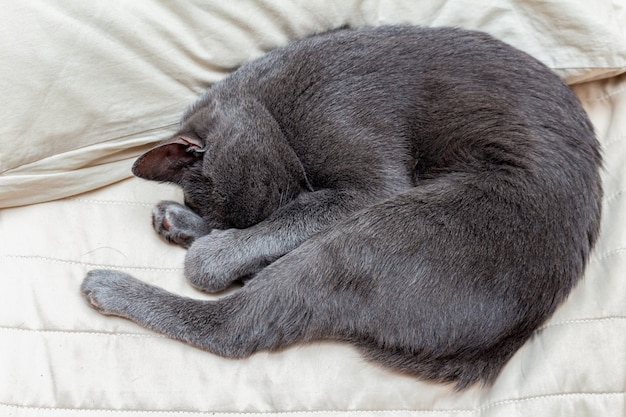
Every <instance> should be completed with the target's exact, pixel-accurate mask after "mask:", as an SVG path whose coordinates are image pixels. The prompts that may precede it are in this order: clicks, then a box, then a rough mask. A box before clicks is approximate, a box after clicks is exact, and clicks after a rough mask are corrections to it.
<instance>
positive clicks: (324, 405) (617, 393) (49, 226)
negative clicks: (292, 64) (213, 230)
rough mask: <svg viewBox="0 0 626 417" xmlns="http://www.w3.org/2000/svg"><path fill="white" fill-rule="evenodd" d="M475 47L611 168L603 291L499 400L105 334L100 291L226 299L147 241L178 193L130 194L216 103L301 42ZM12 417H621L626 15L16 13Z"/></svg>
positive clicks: (2, 255)
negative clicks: (505, 46) (216, 90)
mask: <svg viewBox="0 0 626 417" xmlns="http://www.w3.org/2000/svg"><path fill="white" fill-rule="evenodd" d="M399 23H410V24H416V25H424V26H459V27H465V28H470V29H479V30H483V31H486V32H489V33H491V34H493V35H494V36H496V37H498V38H500V39H502V40H504V41H506V42H508V43H510V44H512V45H514V46H516V47H518V48H520V49H522V50H525V51H527V52H528V53H530V54H532V55H533V56H535V57H537V58H538V59H540V60H541V61H543V62H544V63H545V64H546V65H548V66H549V67H550V68H552V69H553V70H554V71H556V72H557V73H558V74H559V75H561V76H562V77H563V78H564V79H565V80H566V81H567V82H568V83H569V84H571V85H572V88H573V89H574V91H575V92H576V94H577V95H578V97H579V98H580V99H581V101H582V103H583V105H584V107H585V109H586V110H587V112H588V113H589V115H590V117H591V119H592V121H593V123H594V125H595V128H596V131H597V135H598V137H599V139H600V141H601V143H602V146H603V151H604V158H605V163H604V168H603V171H602V177H603V182H604V188H605V197H604V205H603V220H602V229H601V235H600V238H599V241H598V243H597V245H596V248H595V250H594V252H593V255H592V257H591V259H590V261H589V264H588V267H587V271H586V275H585V277H584V279H583V280H582V282H581V283H580V284H579V285H578V286H577V287H576V288H575V290H574V291H573V293H572V294H571V296H570V297H569V299H568V300H567V302H566V303H565V304H564V305H563V306H562V307H561V308H559V310H558V311H557V312H556V314H555V315H554V316H553V317H552V318H551V319H550V320H549V321H548V322H547V323H546V324H545V325H544V326H542V327H541V328H540V329H538V330H537V331H536V333H535V335H534V336H533V337H532V339H531V340H530V341H529V342H528V343H526V345H524V347H523V348H522V349H521V350H520V351H518V352H517V354H516V355H515V356H514V357H513V359H512V360H511V361H510V362H509V363H508V364H507V366H506V367H505V369H504V370H503V372H502V374H501V375H500V376H499V377H498V379H497V380H496V381H495V383H494V385H493V386H490V387H485V388H481V387H479V386H476V387H472V388H470V389H468V390H466V391H462V392H454V390H453V387H451V386H446V385H438V384H432V383H427V382H423V381H418V380H416V379H414V378H411V377H407V376H404V375H400V374H397V373H394V372H392V371H389V370H386V369H382V368H380V367H377V366H376V365H373V364H371V363H369V362H366V361H365V360H364V359H363V358H362V357H361V356H360V355H359V354H358V352H357V351H356V350H355V349H353V348H352V347H350V346H347V345H344V344H340V343H332V342H318V343H311V344H307V345H299V346H296V347H293V348H290V349H287V350H285V351H282V352H276V353H268V352H261V353H257V354H255V355H253V356H252V357H250V358H249V359H245V360H229V359H223V358H220V357H217V356H215V355H212V354H209V353H206V352H203V351H200V350H197V349H195V348H192V347H190V346H187V345H184V344H182V343H180V342H176V341H172V340H170V339H167V338H165V337H162V336H159V335H157V334H154V333H152V332H149V331H147V330H144V329H142V328H140V327H138V326H137V325H135V324H133V323H131V322H129V321H126V320H123V319H118V318H111V317H104V316H102V315H100V314H98V313H97V312H95V311H94V310H93V309H91V308H90V307H89V306H88V304H87V303H86V301H85V300H84V299H83V298H82V296H81V294H80V291H79V286H80V283H81V282H82V279H83V277H84V276H85V274H86V273H87V271H89V270H91V269H94V268H115V269H120V270H124V271H127V272H131V273H132V274H133V275H135V276H136V277H138V278H140V279H142V280H145V281H148V282H151V283H154V284H156V285H159V286H162V287H164V288H166V289H168V290H170V291H173V292H175V293H179V294H183V295H188V296H191V297H196V298H210V296H208V295H205V294H201V293H199V292H197V291H195V290H193V289H192V288H191V287H190V286H189V285H188V284H187V283H186V282H185V280H184V277H183V270H182V265H183V259H184V254H185V251H184V250H183V249H181V248H178V247H175V246H173V245H168V244H167V243H165V242H163V241H162V240H160V239H159V238H158V237H157V236H156V234H155V233H154V232H153V230H152V227H151V224H150V211H151V208H152V206H153V205H154V204H155V203H156V202H157V201H159V200H163V199H173V200H180V199H181V198H182V196H181V195H180V192H179V191H178V190H177V189H176V188H174V187H172V186H169V185H163V184H156V183H151V182H147V181H143V180H140V179H137V178H132V176H131V173H130V167H131V165H132V163H133V161H134V159H135V158H136V157H137V156H138V155H139V154H141V153H142V152H144V151H145V150H147V149H148V148H150V147H151V146H152V145H153V144H154V143H155V142H156V141H159V140H161V139H164V138H166V137H167V136H168V135H170V134H171V133H173V132H174V130H175V127H176V124H177V121H178V118H179V117H180V115H181V114H182V112H183V111H184V109H185V108H186V106H187V105H188V104H190V103H191V102H192V101H193V100H194V98H195V97H196V96H197V95H198V94H200V93H201V92H202V91H203V89H205V88H206V87H208V86H210V85H211V84H212V83H214V82H215V81H217V80H219V79H220V78H222V77H224V76H225V75H226V74H228V73H229V72H230V71H232V70H233V69H235V68H237V67H238V66H239V65H241V64H242V63H244V62H246V61H248V60H250V59H253V58H254V57H257V56H259V55H260V54H262V53H263V52H265V51H268V50H270V49H272V48H275V47H277V46H279V45H282V44H285V43H287V42H288V41H289V40H292V39H297V38H301V37H304V36H306V35H309V34H312V33H316V32H321V31H324V30H327V29H332V28H336V27H339V26H342V25H350V26H363V25H382V24H399ZM0 39H2V48H0V57H1V59H0V86H1V87H0V93H1V95H2V101H3V109H2V112H1V113H0V121H1V123H0V132H1V135H0V265H1V269H0V271H1V272H0V300H1V302H0V415H3V416H46V417H47V416H120V417H122V416H133V417H144V416H146V417H147V416H152V417H153V416H159V415H163V416H185V417H187V416H208V415H218V416H242V415H246V416H248V415H250V416H256V415H263V416H278V415H280V416H318V415H347V416H350V415H353V416H369V415H372V416H437V417H448V416H450V417H465V416H476V417H478V416H480V417H487V416H509V417H510V416H533V417H539V416H559V415H562V416H603V417H618V416H624V415H625V414H626V394H625V392H626V163H625V161H626V6H625V5H624V3H623V2H621V1H620V0H615V1H613V2H612V1H608V0H598V1H594V2H582V1H578V2H577V1H551V2H540V1H532V2H530V1H529V2H522V1H520V2H514V1H507V0H493V1H489V2H484V1H471V0H466V1H462V0H447V1H446V0H430V1H428V2H414V1H410V0H405V1H402V0H396V1H393V0H387V1H385V0H369V1H356V0H346V1H341V2H334V1H331V0H317V1H314V2H310V1H305V0H296V1H290V2H283V1H280V0H266V1H260V0H255V1H229V2H224V1H182V0H181V1H171V2H169V1H168V2H160V1H151V0H145V1H141V2H130V1H117V0H92V1H88V2H80V1H76V2H67V1H66V2H63V1H49V0H40V1H38V0H31V1H28V2H5V4H3V11H2V13H1V14H0Z"/></svg>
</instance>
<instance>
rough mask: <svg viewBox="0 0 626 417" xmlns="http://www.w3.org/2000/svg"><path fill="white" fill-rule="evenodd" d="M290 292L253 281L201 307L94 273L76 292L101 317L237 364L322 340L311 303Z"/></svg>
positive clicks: (115, 274) (122, 277) (119, 275)
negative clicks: (134, 325) (123, 320)
mask: <svg viewBox="0 0 626 417" xmlns="http://www.w3.org/2000/svg"><path fill="white" fill-rule="evenodd" d="M286 283H287V284H289V283H288V282H286ZM293 288H294V286H293V285H286V286H284V285H282V284H276V282H275V281H274V282H273V283H272V282H271V280H258V281H255V282H254V285H252V284H251V285H249V286H246V287H245V288H243V289H242V290H240V291H237V292H235V293H233V294H232V295H230V296H227V297H224V298H221V299H219V300H212V301H204V300H195V299H191V298H187V297H181V296H178V295H175V294H172V293H170V292H167V291H165V290H163V289H162V288H159V287H156V286H153V285H150V284H147V283H145V282H142V281H139V280H137V279H135V278H133V277H132V276H130V275H128V274H126V273H123V272H119V271H111V270H94V271H91V272H89V274H88V275H87V277H86V278H85V280H84V281H83V284H82V286H81V291H82V293H83V295H84V296H85V298H86V299H87V300H88V301H89V303H90V304H91V305H92V307H94V308H95V309H96V310H98V311H99V312H100V313H102V314H106V315H114V316H119V317H124V318H127V319H129V320H131V321H134V322H135V323H137V324H139V325H141V326H143V327H146V328H148V329H151V330H153V331H156V332H158V333H161V334H164V335H166V336H168V337H171V338H173V339H177V340H181V341H183V342H186V343H189V344H191V345H193V346H196V347H199V348H201V349H203V350H207V351H209V352H213V353H216V354H218V355H221V356H225V357H230V358H243V357H246V356H249V355H250V354H252V353H254V352H256V351H258V350H268V349H269V350H272V349H278V348H281V347H284V346H287V345H290V344H293V343H296V342H301V341H306V340H311V339H313V338H319V337H323V335H322V334H321V333H319V329H321V328H323V326H320V325H319V323H320V321H319V320H317V318H316V317H315V313H314V312H313V311H312V310H311V304H310V302H313V301H314V300H313V299H305V298H303V297H299V296H298V294H297V292H294V291H293ZM315 323H317V324H315ZM316 329H317V330H316Z"/></svg>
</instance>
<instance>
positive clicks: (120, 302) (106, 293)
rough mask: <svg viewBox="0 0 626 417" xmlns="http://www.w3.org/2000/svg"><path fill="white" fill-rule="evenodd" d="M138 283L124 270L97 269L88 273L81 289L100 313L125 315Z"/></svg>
mask: <svg viewBox="0 0 626 417" xmlns="http://www.w3.org/2000/svg"><path fill="white" fill-rule="evenodd" d="M137 283H139V281H137V280H136V279H135V278H133V277H131V276H130V275H128V274H125V273H123V272H119V271H110V270H105V269H97V270H93V271H90V272H89V273H88V274H87V276H86V277H85V279H84V280H83V283H82V285H81V287H80V290H81V292H82V293H83V295H84V296H85V298H86V299H87V301H89V303H90V304H91V306H92V307H93V308H95V309H96V310H98V311H99V312H100V313H102V314H107V315H118V316H124V315H125V311H126V309H127V308H128V305H129V301H130V302H132V300H129V297H132V294H133V293H134V287H136V286H137Z"/></svg>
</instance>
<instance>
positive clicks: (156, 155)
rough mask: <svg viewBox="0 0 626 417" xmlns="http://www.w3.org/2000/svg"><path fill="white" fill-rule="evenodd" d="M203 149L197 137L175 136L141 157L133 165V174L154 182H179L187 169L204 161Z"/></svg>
mask: <svg viewBox="0 0 626 417" xmlns="http://www.w3.org/2000/svg"><path fill="white" fill-rule="evenodd" d="M203 148H204V143H203V142H202V140H200V139H199V138H198V137H196V136H195V135H191V134H185V135H180V136H175V137H174V138H172V139H170V140H168V141H166V142H163V143H161V144H159V145H158V146H156V147H154V148H152V149H150V150H149V151H148V152H146V153H145V154H143V155H141V156H140V157H139V158H138V159H137V160H136V161H135V163H134V164H133V174H135V175H136V176H138V177H140V178H144V179H147V180H152V181H166V182H174V183H175V182H178V180H180V178H181V177H182V174H183V170H184V169H185V168H186V167H188V166H189V165H191V164H193V163H194V162H196V161H198V160H200V159H202V153H203Z"/></svg>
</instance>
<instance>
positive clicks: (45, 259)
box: [0, 255, 184, 272]
mask: <svg viewBox="0 0 626 417" xmlns="http://www.w3.org/2000/svg"><path fill="white" fill-rule="evenodd" d="M0 259H14V260H38V261H43V262H50V263H59V264H66V265H79V266H85V267H89V268H103V269H119V270H132V271H137V270H139V271H153V272H179V271H183V270H184V268H182V267H177V268H155V267H147V266H123V265H109V264H97V263H90V262H81V261H73V260H68V259H58V258H50V257H45V256H39V255H0Z"/></svg>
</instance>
